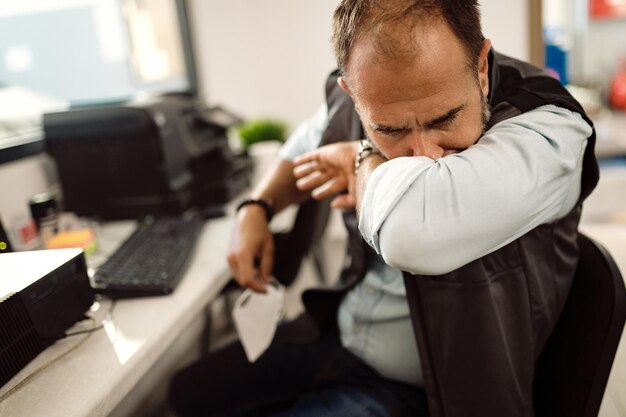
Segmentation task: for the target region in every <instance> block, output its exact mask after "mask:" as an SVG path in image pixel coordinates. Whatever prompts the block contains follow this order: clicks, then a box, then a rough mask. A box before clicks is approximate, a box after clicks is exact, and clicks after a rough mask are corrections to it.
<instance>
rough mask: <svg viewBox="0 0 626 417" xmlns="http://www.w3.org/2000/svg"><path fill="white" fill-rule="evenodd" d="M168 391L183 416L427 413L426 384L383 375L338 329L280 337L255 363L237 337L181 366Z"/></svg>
mask: <svg viewBox="0 0 626 417" xmlns="http://www.w3.org/2000/svg"><path fill="white" fill-rule="evenodd" d="M284 326H289V324H286V325H284ZM282 330H285V328H284V327H283V328H279V330H278V331H279V332H281V331H282ZM278 339H280V338H278ZM169 394H170V403H171V405H172V407H173V409H174V411H175V412H176V413H177V414H178V415H179V416H184V417H189V416H203V417H208V416H215V417H217V416H228V417H239V416H246V417H253V416H271V415H280V416H298V417H305V416H307V417H308V416H316V417H322V416H331V415H332V416H355V417H356V416H359V417H366V416H367V417H370V416H372V417H373V416H379V417H404V416H412V417H420V416H428V408H427V405H426V398H425V393H424V391H423V390H422V389H419V388H416V387H413V386H410V385H406V384H402V383H399V382H395V381H392V380H389V379H385V378H383V377H381V376H380V375H379V374H378V373H376V372H375V371H374V370H373V369H372V368H370V367H369V366H368V365H366V364H365V363H364V362H362V361H361V360H360V359H358V358H357V357H355V356H354V355H352V354H351V353H350V352H348V351H347V350H346V349H344V348H343V347H342V346H341V342H340V341H339V337H338V334H337V331H336V330H334V331H332V332H329V333H328V334H327V335H326V336H324V337H322V338H321V339H320V340H319V341H317V342H315V343H311V344H292V343H285V342H280V341H276V339H275V341H274V342H273V343H272V345H271V346H270V348H269V349H268V350H267V351H266V352H265V353H264V354H263V355H262V356H261V357H260V358H259V359H258V360H257V361H256V362H254V363H249V362H248V360H247V359H246V356H245V353H244V351H243V348H242V346H241V344H240V343H239V342H236V343H233V344H231V345H229V346H227V347H226V348H224V349H222V350H220V351H217V352H215V353H211V354H209V355H207V356H205V357H203V358H201V359H200V360H199V361H197V362H196V363H193V364H192V365H190V366H188V367H187V368H185V369H182V370H181V371H179V372H178V373H177V374H176V375H175V376H174V378H173V379H172V381H171V383H170V390H169Z"/></svg>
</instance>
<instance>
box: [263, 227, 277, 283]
mask: <svg viewBox="0 0 626 417" xmlns="http://www.w3.org/2000/svg"><path fill="white" fill-rule="evenodd" d="M273 266H274V241H273V238H272V236H268V238H267V239H266V241H265V245H264V246H263V253H262V254H261V264H260V275H261V279H262V280H263V282H264V283H265V284H269V283H270V281H271V277H272V268H273Z"/></svg>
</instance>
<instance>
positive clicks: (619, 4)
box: [589, 0, 626, 19]
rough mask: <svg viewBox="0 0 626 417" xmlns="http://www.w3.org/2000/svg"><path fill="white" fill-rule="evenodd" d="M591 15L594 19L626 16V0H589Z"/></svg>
mask: <svg viewBox="0 0 626 417" xmlns="http://www.w3.org/2000/svg"><path fill="white" fill-rule="evenodd" d="M589 15H590V16H591V18H593V19H606V18H612V17H626V0H589Z"/></svg>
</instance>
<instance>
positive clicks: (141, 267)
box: [92, 216, 204, 298]
mask: <svg viewBox="0 0 626 417" xmlns="http://www.w3.org/2000/svg"><path fill="white" fill-rule="evenodd" d="M203 224H204V220H203V219H202V218H201V217H200V216H189V217H158V218H152V217H146V218H145V219H143V220H142V221H141V222H140V223H139V225H138V227H137V229H136V230H135V231H134V232H133V234H132V235H131V236H130V237H129V238H128V239H127V240H126V241H125V242H124V243H123V244H122V245H121V246H120V247H119V248H118V249H117V250H116V251H115V252H114V253H113V255H112V256H111V257H110V258H109V259H108V260H107V261H106V262H105V263H104V264H102V265H101V266H100V268H98V270H97V271H96V273H95V275H94V276H93V279H92V286H93V288H94V291H95V292H97V293H101V294H106V295H108V296H110V297H112V298H125V297H141V296H152V295H166V294H170V293H171V292H172V291H174V289H175V288H176V286H177V285H178V283H179V282H180V279H181V278H182V275H183V272H184V268H185V265H186V263H187V260H188V259H189V257H190V255H191V253H192V250H193V247H194V245H195V243H196V241H197V239H198V235H199V233H200V231H201V230H202V226H203Z"/></svg>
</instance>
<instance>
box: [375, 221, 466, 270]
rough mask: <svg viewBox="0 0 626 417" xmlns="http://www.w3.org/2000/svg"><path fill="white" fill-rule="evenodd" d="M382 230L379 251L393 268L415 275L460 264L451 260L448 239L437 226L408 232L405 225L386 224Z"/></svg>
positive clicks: (455, 267) (451, 268)
mask: <svg viewBox="0 0 626 417" xmlns="http://www.w3.org/2000/svg"><path fill="white" fill-rule="evenodd" d="M379 233H380V234H379V248H380V255H381V256H382V258H383V260H384V261H385V263H386V264H387V265H389V266H391V267H393V268H396V269H399V270H401V271H405V272H408V273H410V274H414V275H442V274H446V273H448V272H451V271H453V270H455V269H457V268H458V267H460V266H461V265H456V263H454V264H453V263H452V261H453V259H452V258H451V257H450V256H448V255H446V251H447V249H446V246H447V245H445V243H443V242H445V241H446V239H442V236H440V235H438V234H436V233H435V231H434V230H432V231H427V230H423V231H420V233H418V234H415V235H413V236H409V235H407V233H406V228H404V229H402V228H400V229H397V230H395V231H392V230H388V229H387V228H385V227H383V228H381V230H380V232H379ZM417 235H419V236H417Z"/></svg>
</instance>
